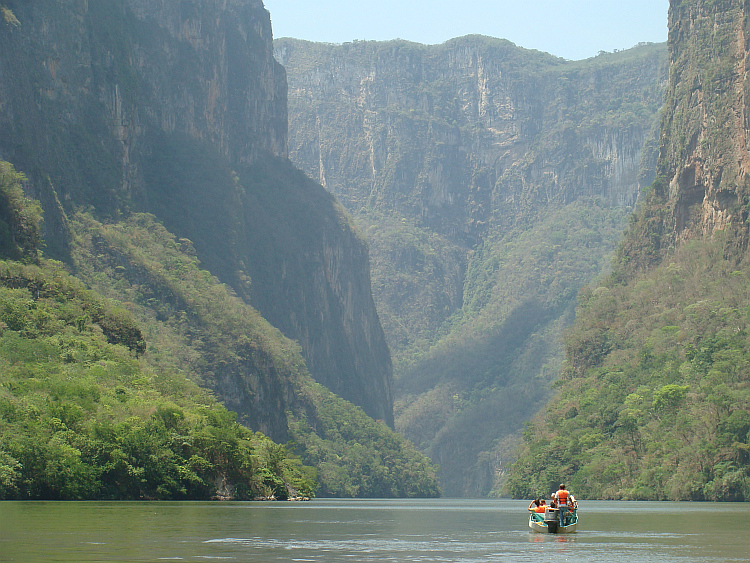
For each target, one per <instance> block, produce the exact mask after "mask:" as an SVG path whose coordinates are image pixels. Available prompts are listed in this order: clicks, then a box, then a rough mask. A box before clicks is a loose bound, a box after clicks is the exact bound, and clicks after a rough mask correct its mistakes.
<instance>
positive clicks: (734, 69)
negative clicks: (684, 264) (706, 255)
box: [659, 0, 750, 240]
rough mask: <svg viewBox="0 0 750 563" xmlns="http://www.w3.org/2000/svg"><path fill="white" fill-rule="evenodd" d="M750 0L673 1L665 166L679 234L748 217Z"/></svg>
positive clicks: (672, 230)
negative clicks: (749, 38) (747, 0)
mask: <svg viewBox="0 0 750 563" xmlns="http://www.w3.org/2000/svg"><path fill="white" fill-rule="evenodd" d="M749 9H750V8H748V5H747V2H742V1H741V0H722V1H716V2H709V1H704V0H684V1H674V0H673V1H672V2H671V3H670V13H669V47H670V51H669V54H670V61H669V62H670V74H669V87H668V91H667V103H666V107H665V115H664V121H663V127H662V133H661V154H660V159H659V173H660V175H662V176H663V177H664V179H665V191H664V193H663V194H660V195H662V197H663V198H664V200H665V202H666V204H667V207H668V209H669V222H668V223H667V224H666V225H664V232H665V234H666V235H667V238H669V239H672V240H674V239H675V238H676V239H685V238H690V237H694V236H702V235H707V234H711V233H713V232H714V231H715V230H717V229H724V228H726V227H727V226H729V225H730V224H732V223H735V224H738V223H742V222H743V221H745V220H746V219H747V196H748V193H749V192H748V180H747V178H748V173H749V172H750V152H748V141H750V121H749V120H748V114H749V111H748V110H749V109H750V108H749V103H750V100H749V99H748V93H749V92H750V79H749V78H748V70H749V69H750V66H748V65H749V64H750V62H749V61H748V49H750V43H748V37H750V35H749V34H750V24H749V23H748V21H749V20H748V16H750V13H748V10H749Z"/></svg>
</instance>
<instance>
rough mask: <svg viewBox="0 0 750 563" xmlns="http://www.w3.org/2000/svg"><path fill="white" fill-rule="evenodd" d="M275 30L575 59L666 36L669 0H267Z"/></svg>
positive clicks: (336, 39) (329, 39) (312, 37)
mask: <svg viewBox="0 0 750 563" xmlns="http://www.w3.org/2000/svg"><path fill="white" fill-rule="evenodd" d="M264 4H265V6H266V8H267V9H268V11H269V12H270V13H271V24H272V25H273V35H274V37H276V38H279V37H294V38H296V39H307V40H309V41H321V42H326V43H346V42H348V41H354V40H378V41H385V40H389V39H406V40H409V41H415V42H417V43H425V44H429V45H432V44H438V43H443V42H445V41H447V40H448V39H452V38H454V37H461V36H463V35H469V34H475V33H476V34H480V35H489V36H491V37H498V38H501V39H508V40H510V41H512V42H513V43H515V44H516V45H518V46H519V47H525V48H527V49H537V50H539V51H545V52H547V53H551V54H553V55H556V56H558V57H563V58H565V59H570V60H579V59H585V58H588V57H593V56H596V55H597V54H598V53H599V51H614V50H615V49H618V50H622V49H628V48H630V47H633V46H634V45H636V44H637V43H640V42H653V43H657V42H662V41H666V40H667V12H668V9H669V0H450V1H448V0H429V1H428V0H264Z"/></svg>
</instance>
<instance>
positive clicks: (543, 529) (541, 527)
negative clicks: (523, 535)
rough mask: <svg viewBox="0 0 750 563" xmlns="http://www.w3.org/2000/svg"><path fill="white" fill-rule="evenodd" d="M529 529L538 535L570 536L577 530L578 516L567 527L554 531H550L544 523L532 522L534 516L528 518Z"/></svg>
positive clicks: (559, 527) (560, 527)
mask: <svg viewBox="0 0 750 563" xmlns="http://www.w3.org/2000/svg"><path fill="white" fill-rule="evenodd" d="M529 528H531V531H532V532H536V533H539V534H572V533H574V532H575V531H576V530H577V529H578V516H577V515H576V516H575V520H574V521H573V522H571V523H570V524H568V525H567V526H558V527H557V530H556V531H550V529H549V527H548V526H547V524H546V523H545V522H538V521H536V520H534V516H529Z"/></svg>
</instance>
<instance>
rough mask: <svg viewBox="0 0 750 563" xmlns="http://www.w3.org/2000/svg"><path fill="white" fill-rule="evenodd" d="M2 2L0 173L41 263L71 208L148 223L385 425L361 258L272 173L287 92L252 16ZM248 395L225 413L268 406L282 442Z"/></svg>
mask: <svg viewBox="0 0 750 563" xmlns="http://www.w3.org/2000/svg"><path fill="white" fill-rule="evenodd" d="M6 4H7V5H8V7H9V8H11V9H12V10H13V13H14V14H15V16H16V17H17V18H18V20H19V22H20V25H19V26H17V27H12V26H9V25H3V24H2V23H0V52H2V57H0V158H2V159H5V160H8V161H10V162H12V163H14V165H15V166H16V167H17V168H18V169H19V170H21V171H23V172H24V173H25V174H26V175H27V176H28V177H29V179H30V182H29V186H28V187H29V190H30V191H32V192H33V194H34V195H35V196H37V197H39V198H40V199H41V201H42V203H43V205H44V208H45V217H46V225H47V242H48V248H47V251H48V253H49V254H51V255H53V256H55V257H59V258H61V259H66V255H67V251H68V244H67V234H66V227H65V225H66V222H65V221H66V217H65V215H66V213H70V212H71V211H72V210H75V209H80V208H87V209H89V210H93V212H94V213H95V215H96V216H97V217H98V218H100V219H108V220H117V219H119V218H120V217H123V216H127V214H128V213H129V212H130V211H133V210H143V211H150V212H152V213H154V214H155V215H157V217H158V218H159V219H160V220H161V221H162V222H163V223H164V225H165V226H166V227H167V228H168V229H169V230H170V231H172V232H174V233H175V234H177V235H178V236H179V237H185V238H187V239H190V240H191V241H192V242H193V244H194V246H195V249H196V251H197V254H198V256H199V258H200V260H201V262H202V264H203V266H204V267H207V268H208V269H209V270H210V271H211V272H212V273H213V274H215V275H216V276H217V277H219V278H220V279H221V281H224V282H226V283H228V284H230V285H231V286H232V287H233V288H234V289H235V290H236V291H237V293H238V294H240V295H241V296H242V297H243V298H245V299H246V300H248V301H249V302H250V303H251V304H252V305H253V306H255V307H256V308H257V309H258V310H259V311H260V312H261V313H262V314H263V315H264V316H266V317H267V318H269V319H272V320H273V323H274V324H276V326H277V327H279V328H280V329H281V330H282V331H283V332H284V333H285V335H286V336H288V337H289V338H292V339H296V340H298V341H299V342H300V344H301V345H302V347H303V349H304V355H305V357H306V360H307V362H308V364H309V367H310V371H311V372H312V374H313V375H314V376H316V377H317V378H318V379H319V380H320V381H321V382H322V383H324V384H326V385H328V386H329V387H331V389H332V390H333V391H334V392H336V393H339V394H341V395H342V396H344V397H346V398H347V399H349V400H351V401H352V402H354V403H356V404H358V405H360V406H362V407H363V408H364V409H365V411H366V412H368V413H369V414H371V415H372V416H373V417H376V418H379V419H383V420H385V421H386V422H388V423H389V424H391V425H392V424H393V418H392V399H391V392H390V384H391V365H390V357H389V354H388V349H387V346H386V344H385V340H384V336H383V332H382V329H381V328H380V323H379V320H378V317H377V314H376V311H375V308H374V305H373V302H372V297H371V295H370V288H369V274H368V261H367V260H368V257H367V249H366V245H365V244H364V243H363V241H362V240H361V239H360V238H359V237H358V236H357V234H356V233H355V231H354V230H353V229H352V228H351V225H350V223H349V221H348V219H347V218H346V216H345V214H344V213H343V212H342V209H341V208H340V206H339V205H338V204H337V203H336V202H335V200H334V199H333V198H332V197H330V195H328V194H327V193H325V192H324V190H323V189H322V188H320V186H317V185H316V184H314V183H313V182H310V181H309V180H307V179H306V178H305V177H304V176H303V175H302V174H301V173H299V172H297V171H295V170H294V169H293V167H292V166H291V165H290V164H289V162H288V160H286V154H287V153H286V151H287V148H286V147H287V106H286V77H285V72H284V69H283V67H282V66H281V65H279V64H278V63H277V62H276V61H275V60H274V58H273V54H272V49H273V47H272V33H271V22H270V17H269V14H268V12H267V11H266V10H265V8H264V6H263V3H262V1H261V0H205V1H197V0H183V1H176V0H96V1H95V2H89V1H87V0H60V1H47V0H45V1H40V2H25V1H24V2H22V1H15V0H9V1H8V2H6ZM300 218H302V220H300ZM313 231H315V232H314V233H313ZM321 296H324V297H325V300H322V299H321ZM250 364H252V361H251V362H250ZM250 372H254V376H255V377H259V378H261V379H262V378H263V377H264V375H263V374H265V375H266V376H267V377H268V378H269V380H268V381H273V380H274V376H273V374H272V373H271V372H270V371H269V370H268V369H266V366H263V365H260V364H258V365H254V366H248V373H250ZM259 374H260V375H259ZM217 381H223V380H222V377H221V373H220V370H219V371H218V372H217ZM246 383H247V382H242V381H237V382H234V383H232V382H228V381H225V382H224V384H223V387H222V388H221V389H218V391H219V392H220V393H222V394H225V395H228V394H230V393H232V392H233V391H232V389H244V388H245V387H246V385H245V384H246ZM266 383H267V382H266ZM273 385H278V383H274V384H273ZM251 387H252V389H250V390H249V391H248V392H247V393H244V391H243V393H244V395H245V396H246V397H247V398H248V399H247V401H249V403H250V404H242V405H234V404H232V406H233V407H234V408H237V410H239V411H240V412H243V413H247V412H248V411H249V410H252V409H256V410H257V409H261V410H262V411H263V412H268V411H269V409H270V408H271V407H270V406H269V407H268V408H266V407H263V406H262V405H261V403H262V402H263V400H264V397H267V398H268V403H267V405H273V408H274V409H276V410H278V411H280V412H278V413H276V415H274V416H276V418H277V419H278V420H277V421H276V422H274V423H273V424H269V428H275V429H278V428H281V425H283V419H284V412H283V410H284V408H285V407H284V404H285V403H284V401H286V400H288V399H289V397H288V390H284V389H281V388H275V389H266V387H267V386H266V384H265V383H264V384H258V385H253V386H251ZM263 389H266V391H264V392H263V393H261V392H260V391H262V390H263ZM256 391H257V393H256ZM228 399H230V398H229V397H228ZM228 403H232V401H231V400H228ZM250 419H253V417H252V416H251V417H250ZM276 434H277V435H278V436H281V435H282V434H283V433H282V432H281V430H279V431H278V432H276Z"/></svg>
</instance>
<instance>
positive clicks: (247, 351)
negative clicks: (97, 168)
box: [0, 163, 439, 499]
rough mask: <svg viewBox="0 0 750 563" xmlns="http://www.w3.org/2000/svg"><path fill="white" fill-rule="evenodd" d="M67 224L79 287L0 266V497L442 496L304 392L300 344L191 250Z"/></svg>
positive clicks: (131, 226)
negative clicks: (267, 435) (255, 308)
mask: <svg viewBox="0 0 750 563" xmlns="http://www.w3.org/2000/svg"><path fill="white" fill-rule="evenodd" d="M2 171H3V173H4V175H3V176H2V179H3V182H4V183H3V185H2V187H3V191H2V194H0V195H5V194H11V196H12V197H5V199H3V200H0V204H1V205H0V216H2V217H10V218H14V217H17V216H19V213H20V211H19V210H21V211H23V210H26V211H28V215H29V217H30V219H29V221H30V223H29V224H30V225H37V224H38V219H40V218H41V213H40V212H39V209H38V204H36V203H35V202H34V201H32V200H29V199H27V198H25V197H24V196H23V195H22V193H21V191H20V190H21V188H20V184H19V182H21V181H22V180H23V177H22V176H21V175H19V174H18V173H16V172H15V171H14V170H13V168H12V167H11V166H10V165H7V163H2ZM8 202H10V203H8ZM9 221H10V224H11V226H13V225H16V223H18V221H16V222H13V221H15V219H14V220H12V221H11V220H10V219H9ZM69 225H70V228H71V232H72V234H73V237H72V242H71V260H72V266H73V269H74V274H75V276H77V278H78V279H77V278H74V277H72V276H71V275H70V274H68V273H67V272H66V271H65V270H63V269H62V266H63V265H62V264H61V263H59V262H50V261H48V260H41V262H40V263H39V265H23V264H22V263H20V262H13V261H8V262H2V263H0V367H2V370H1V371H2V378H1V379H2V381H0V497H2V498H18V499H34V498H39V499H41V498H45V499H95V498H100V499H137V498H144V499H151V498H154V499H156V498H159V499H209V498H234V499H243V498H249V499H252V498H277V499H283V498H287V497H290V496H313V495H314V494H316V492H317V493H318V494H322V495H325V496H358V497H387V496H437V495H439V490H438V488H437V485H436V480H435V469H434V468H433V467H432V466H431V464H430V463H429V461H428V460H427V459H426V458H425V457H424V456H422V455H421V454H419V453H417V452H416V451H415V450H414V448H413V446H411V444H409V443H408V442H407V441H406V440H404V439H403V438H402V437H400V436H398V435H397V434H395V433H394V432H393V431H392V430H391V429H389V428H388V427H387V426H386V425H385V424H383V423H381V422H376V421H374V420H372V419H371V418H370V417H368V416H367V415H366V414H365V413H364V412H363V411H362V410H361V409H360V408H358V407H355V406H354V405H352V404H351V403H349V402H347V401H344V400H343V399H341V398H339V397H336V396H335V395H334V394H333V393H331V392H330V391H328V390H327V389H326V388H324V387H323V386H321V385H319V384H317V383H315V382H314V381H313V380H312V379H311V378H310V376H309V374H308V373H307V369H306V367H305V362H304V359H303V358H302V356H301V352H300V348H299V346H298V345H297V344H296V343H294V342H292V341H290V340H288V339H287V338H285V337H284V336H283V335H282V334H281V333H280V332H279V331H278V330H277V329H275V328H273V327H272V326H271V325H270V324H269V323H268V322H267V321H266V320H265V319H263V318H262V317H261V315H260V314H259V313H258V312H257V311H255V310H254V309H253V308H252V307H250V306H249V305H247V304H246V303H245V302H244V301H243V300H241V299H240V298H238V297H237V296H236V295H235V294H234V292H233V291H232V290H231V289H229V288H228V287H227V286H226V285H224V284H221V283H220V282H219V281H218V280H217V279H216V278H215V277H213V276H212V275H211V274H210V273H208V272H207V271H205V270H203V269H201V267H200V263H199V261H198V259H197V258H196V256H195V249H194V248H193V244H192V242H191V241H190V240H188V239H185V238H181V239H178V238H176V237H175V236H174V235H172V234H171V233H169V232H168V231H167V230H166V229H165V228H164V227H163V226H162V225H161V224H160V223H159V222H158V221H156V219H155V218H154V217H153V216H152V215H147V214H133V215H131V216H130V217H129V218H128V219H125V220H122V221H120V222H117V223H109V224H103V223H100V222H98V221H97V220H95V219H94V218H93V217H92V216H91V215H89V214H85V213H79V214H77V215H76V216H75V217H74V218H73V219H72V220H71V221H70V222H69ZM28 230H29V232H31V233H37V231H35V230H34V229H33V228H29V229H28ZM16 231H17V229H16ZM16 231H14V230H13V229H11V228H8V229H7V232H5V233H4V234H5V235H9V233H11V232H16ZM18 232H23V231H18ZM0 234H3V233H0ZM32 238H33V237H32ZM6 239H8V240H14V237H11V236H5V238H4V239H2V240H3V241H4V243H5V242H6ZM15 240H19V237H15ZM34 240H36V241H37V242H39V241H38V239H34ZM24 248H25V249H26V251H24V252H22V253H20V255H19V256H18V257H23V256H25V255H29V256H31V257H32V258H33V259H34V260H37V259H36V256H37V252H38V248H37V247H35V246H33V245H27V246H26V247H24ZM3 249H6V250H5V252H6V254H11V255H13V256H15V255H16V254H19V252H20V251H19V249H18V247H17V246H13V245H11V246H9V245H8V244H4V246H3ZM5 257H8V256H7V255H6V256H5ZM81 280H82V281H83V282H85V283H86V284H87V285H88V286H89V287H90V288H91V289H86V288H85V286H84V285H83V283H81ZM259 372H260V373H259ZM206 386H209V387H210V388H211V389H213V390H215V391H216V392H217V393H218V394H219V397H218V398H219V399H221V400H223V402H224V403H225V405H227V406H229V407H230V408H232V407H234V408H235V409H236V410H237V411H238V414H236V413H234V412H231V411H229V410H227V408H225V406H223V405H222V404H220V403H219V402H218V401H217V400H216V398H214V396H213V395H212V394H211V393H209V392H208V391H206V389H205V387H206ZM248 426H249V427H250V428H253V429H255V430H258V429H261V430H263V431H264V432H265V433H268V434H272V435H274V436H276V437H277V439H281V440H282V441H286V440H291V441H290V443H289V445H288V446H287V447H284V446H281V445H279V444H277V443H274V442H273V441H271V439H269V438H268V437H266V436H265V435H264V434H261V433H260V432H253V431H251V430H249V429H248ZM290 450H294V451H296V452H297V453H298V454H299V456H298V455H294V454H292V453H290ZM300 456H301V457H300ZM303 461H304V463H307V464H309V465H313V464H314V465H315V466H317V467H318V470H317V471H316V470H315V469H313V468H312V467H309V466H304V465H302V463H303ZM317 474H319V475H320V479H319V486H318V482H317V479H316V475H317Z"/></svg>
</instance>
